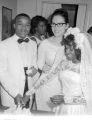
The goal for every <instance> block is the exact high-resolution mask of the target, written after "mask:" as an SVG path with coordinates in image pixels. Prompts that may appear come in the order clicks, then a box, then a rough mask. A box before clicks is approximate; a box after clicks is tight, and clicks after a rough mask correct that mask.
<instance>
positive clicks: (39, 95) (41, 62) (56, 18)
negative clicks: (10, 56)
mask: <svg viewBox="0 0 92 120" xmlns="http://www.w3.org/2000/svg"><path fill="white" fill-rule="evenodd" d="M51 28H52V32H53V34H54V36H52V37H50V38H48V39H46V40H45V41H43V42H42V43H41V44H40V46H39V49H38V68H39V69H40V71H41V72H42V75H41V77H40V79H41V78H43V77H44V76H45V75H48V74H49V72H50V71H51V69H52V66H53V63H54V61H55V57H56V54H57V52H58V50H59V49H61V55H62V56H63V55H64V49H63V46H61V41H62V39H63V35H64V33H65V31H66V29H67V28H68V13H67V12H66V11H65V10H63V9H57V10H55V12H54V13H53V14H52V16H51ZM62 56H61V58H62ZM40 79H39V81H40ZM60 93H61V85H60V82H59V81H58V77H57V76H56V77H55V78H53V80H52V81H51V82H48V83H46V84H44V85H43V86H41V87H40V88H39V89H38V90H37V91H36V102H37V109H38V110H44V111H51V107H50V106H49V101H50V97H51V96H53V95H56V94H60Z"/></svg>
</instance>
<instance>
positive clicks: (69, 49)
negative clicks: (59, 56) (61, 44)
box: [65, 45, 76, 60]
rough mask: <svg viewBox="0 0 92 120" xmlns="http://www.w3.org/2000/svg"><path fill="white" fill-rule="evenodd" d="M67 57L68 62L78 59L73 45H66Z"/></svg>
mask: <svg viewBox="0 0 92 120" xmlns="http://www.w3.org/2000/svg"><path fill="white" fill-rule="evenodd" d="M65 55H66V58H67V59H68V60H74V59H76V55H75V50H74V48H73V46H72V45H71V46H70V45H65Z"/></svg>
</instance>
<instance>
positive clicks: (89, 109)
mask: <svg viewBox="0 0 92 120" xmlns="http://www.w3.org/2000/svg"><path fill="white" fill-rule="evenodd" d="M89 43H90V42H89V39H87V37H86V36H85V35H84V34H83V33H81V32H80V30H79V29H78V28H69V29H68V30H67V32H66V33H65V35H64V40H63V42H62V44H63V45H64V47H65V56H64V59H63V60H62V61H61V58H60V56H61V52H60V50H59V51H58V53H57V56H56V59H55V62H54V64H53V66H52V69H51V71H50V72H49V74H48V75H46V76H44V77H43V78H41V79H40V80H39V81H38V82H36V83H35V84H34V87H33V88H32V90H31V91H29V92H28V93H27V94H28V95H31V94H33V93H34V92H36V90H37V89H38V88H39V87H40V86H41V85H44V84H46V83H47V82H49V81H50V80H53V79H52V78H53V77H55V75H58V79H59V81H60V82H61V86H62V87H63V89H62V91H61V93H63V98H61V97H60V98H58V95H57V97H56V96H54V97H53V96H52V102H53V103H54V104H55V105H58V104H59V105H58V106H57V107H54V109H53V111H54V112H55V113H56V114H60V115H62V114H86V113H88V114H92V95H91V91H92V55H91V54H92V50H91V46H90V44H89ZM60 99H64V100H63V101H64V102H63V103H62V100H60ZM60 102H61V103H60Z"/></svg>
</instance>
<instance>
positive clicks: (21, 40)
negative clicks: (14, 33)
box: [18, 38, 29, 44]
mask: <svg viewBox="0 0 92 120" xmlns="http://www.w3.org/2000/svg"><path fill="white" fill-rule="evenodd" d="M22 42H26V43H27V42H29V39H28V38H26V39H24V40H23V39H18V43H19V44H21V43H22Z"/></svg>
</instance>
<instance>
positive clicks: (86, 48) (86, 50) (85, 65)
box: [80, 35, 92, 114]
mask: <svg viewBox="0 0 92 120" xmlns="http://www.w3.org/2000/svg"><path fill="white" fill-rule="evenodd" d="M91 41H92V37H91V36H89V35H87V36H85V37H84V41H83V44H82V48H81V66H80V75H81V86H82V91H83V94H84V97H85V99H86V102H87V105H86V108H87V109H86V110H87V113H88V114H92V46H91V45H92V44H91Z"/></svg>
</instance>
